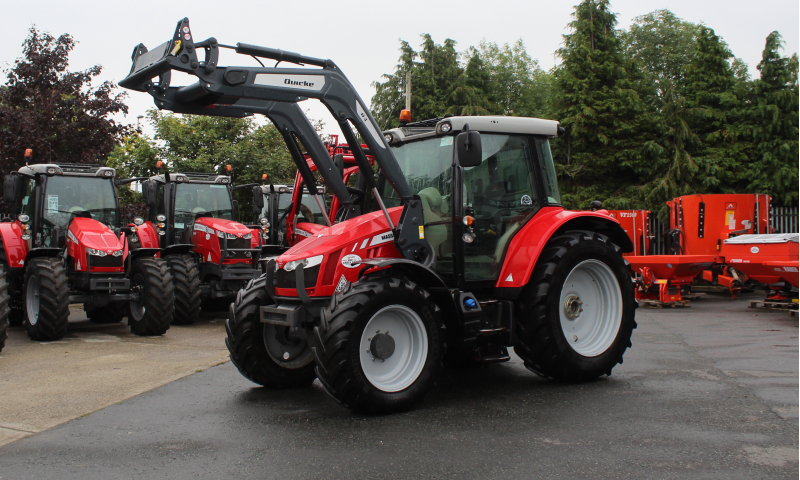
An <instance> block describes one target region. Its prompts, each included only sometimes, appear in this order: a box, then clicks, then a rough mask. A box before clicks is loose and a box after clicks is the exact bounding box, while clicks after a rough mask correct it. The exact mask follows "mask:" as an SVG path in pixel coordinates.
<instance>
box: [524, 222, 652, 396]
mask: <svg viewBox="0 0 800 480" xmlns="http://www.w3.org/2000/svg"><path fill="white" fill-rule="evenodd" d="M636 306H637V304H636V300H635V298H634V292H633V285H632V283H631V276H630V268H629V267H628V265H627V264H626V262H625V261H624V260H623V258H622V256H621V255H620V253H619V247H617V246H616V245H614V244H613V243H611V242H610V240H609V239H608V237H606V236H604V235H601V234H598V233H595V232H588V231H569V232H565V233H563V234H560V235H558V236H556V237H554V238H552V239H551V240H550V241H549V242H548V244H547V245H546V246H545V248H544V249H543V250H542V253H541V255H540V256H539V261H538V262H537V265H536V267H535V268H534V271H533V275H531V281H530V283H529V284H528V286H527V287H526V288H525V290H524V291H523V292H522V293H521V294H520V301H519V303H518V310H519V318H520V321H519V322H518V323H517V334H518V336H519V339H520V343H519V345H517V346H515V347H514V351H515V352H516V353H517V354H518V355H519V356H520V358H522V359H523V360H524V361H525V366H526V367H527V368H528V369H529V370H531V371H533V372H535V373H537V374H539V375H541V376H543V377H546V378H551V379H554V380H562V381H571V382H579V381H588V380H593V379H595V378H597V377H600V376H601V375H611V370H612V369H613V368H614V367H615V366H616V365H617V364H618V363H622V355H623V353H625V350H626V349H627V348H628V347H630V346H631V334H632V332H633V329H634V328H636V321H635V319H634V315H635V311H636Z"/></svg>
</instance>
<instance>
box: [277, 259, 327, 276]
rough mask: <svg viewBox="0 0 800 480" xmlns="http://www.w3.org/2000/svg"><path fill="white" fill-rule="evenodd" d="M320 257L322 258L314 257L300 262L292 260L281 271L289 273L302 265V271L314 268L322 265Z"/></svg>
mask: <svg viewBox="0 0 800 480" xmlns="http://www.w3.org/2000/svg"><path fill="white" fill-rule="evenodd" d="M322 257H323V256H322V255H317V256H316V257H311V258H303V259H300V260H293V261H291V262H286V265H284V266H283V269H284V270H286V271H287V272H291V271H294V269H296V268H297V267H299V266H300V265H303V268H304V269H305V268H310V267H316V266H317V265H319V264H320V263H322Z"/></svg>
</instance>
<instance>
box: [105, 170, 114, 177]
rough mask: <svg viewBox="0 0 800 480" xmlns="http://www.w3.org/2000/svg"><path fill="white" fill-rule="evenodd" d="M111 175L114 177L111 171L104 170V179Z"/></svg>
mask: <svg viewBox="0 0 800 480" xmlns="http://www.w3.org/2000/svg"><path fill="white" fill-rule="evenodd" d="M112 175H114V172H112V171H111V170H106V171H105V172H103V176H104V177H110V176H112Z"/></svg>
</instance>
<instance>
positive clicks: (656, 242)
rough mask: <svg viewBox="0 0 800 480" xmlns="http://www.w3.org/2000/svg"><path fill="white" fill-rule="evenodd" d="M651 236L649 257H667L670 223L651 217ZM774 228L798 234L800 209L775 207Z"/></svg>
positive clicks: (649, 224)
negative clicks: (799, 211) (799, 212)
mask: <svg viewBox="0 0 800 480" xmlns="http://www.w3.org/2000/svg"><path fill="white" fill-rule="evenodd" d="M647 228H648V229H649V234H650V235H651V236H653V237H655V238H651V239H650V252H648V254H649V255H666V253H667V251H666V249H667V246H666V236H665V235H664V234H665V233H667V232H668V231H669V221H666V222H661V221H659V220H658V218H657V217H656V216H655V215H654V214H651V215H650V219H649V222H648V225H647ZM772 228H773V229H774V233H798V208H797V207H775V208H773V209H772Z"/></svg>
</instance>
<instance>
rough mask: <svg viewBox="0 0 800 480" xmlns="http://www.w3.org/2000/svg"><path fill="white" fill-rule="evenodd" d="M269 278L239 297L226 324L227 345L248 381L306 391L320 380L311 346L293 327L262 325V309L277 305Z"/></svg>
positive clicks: (256, 282) (256, 281) (257, 281)
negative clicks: (260, 309) (315, 370)
mask: <svg viewBox="0 0 800 480" xmlns="http://www.w3.org/2000/svg"><path fill="white" fill-rule="evenodd" d="M265 282H266V275H262V276H260V277H259V278H257V279H254V280H251V281H250V282H248V283H247V285H245V287H244V288H243V289H242V290H239V293H238V294H237V295H236V300H235V301H234V302H233V303H232V304H231V305H230V307H229V310H228V313H229V314H228V320H227V321H226V322H225V332H226V333H227V338H225V345H226V346H227V347H228V351H229V352H230V354H231V362H233V364H234V365H236V368H238V369H239V373H241V374H242V375H243V376H244V377H245V378H246V379H248V380H250V381H251V382H253V383H257V384H259V385H262V386H265V387H269V388H276V389H278V388H287V387H303V386H307V385H310V384H311V382H313V381H314V378H316V374H315V373H314V357H313V354H312V353H311V350H310V348H309V346H308V342H307V341H306V340H305V339H303V338H301V337H300V336H298V333H300V334H302V333H305V332H294V331H291V329H289V327H278V326H275V325H268V324H263V323H261V320H260V313H259V307H262V306H264V305H270V304H272V303H274V302H273V301H272V299H271V298H270V297H269V294H268V293H267V289H266V288H265V285H266V283H265Z"/></svg>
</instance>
